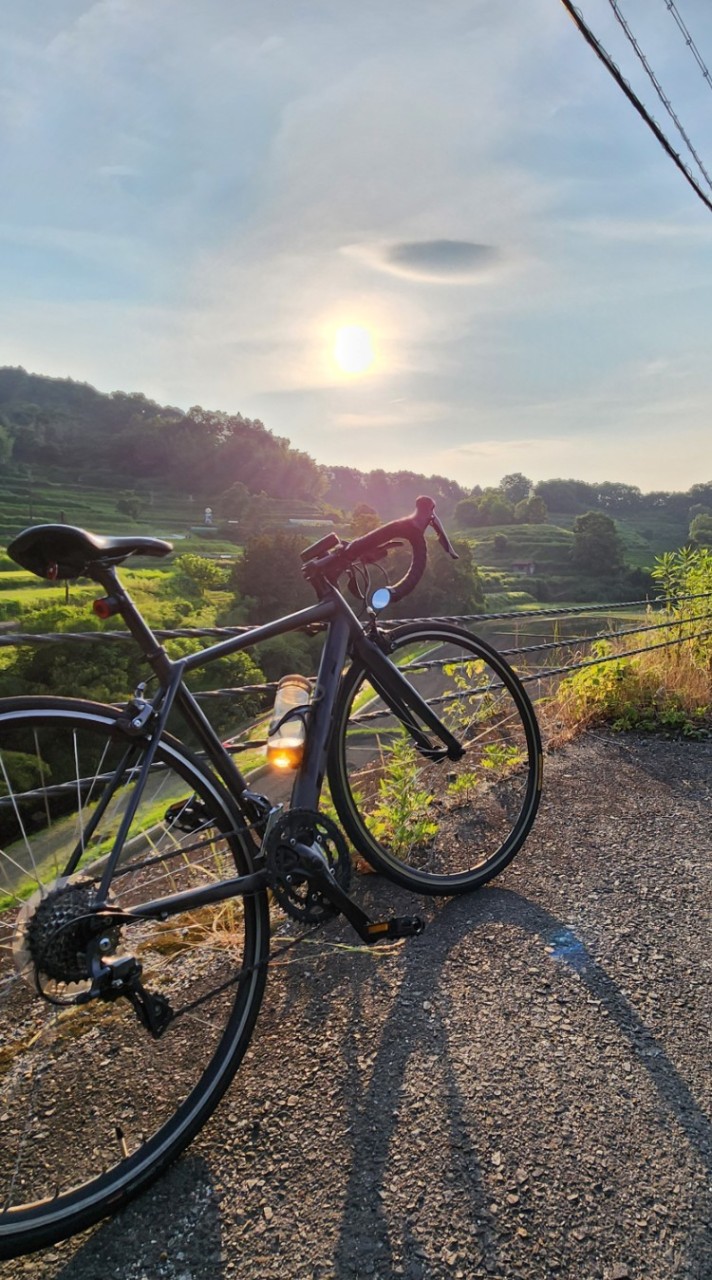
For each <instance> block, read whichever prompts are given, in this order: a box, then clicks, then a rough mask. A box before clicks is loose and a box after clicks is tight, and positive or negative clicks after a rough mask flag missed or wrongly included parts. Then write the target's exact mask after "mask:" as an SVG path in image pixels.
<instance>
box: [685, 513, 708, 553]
mask: <svg viewBox="0 0 712 1280" xmlns="http://www.w3.org/2000/svg"><path fill="white" fill-rule="evenodd" d="M690 542H694V543H695V545H696V546H698V547H712V514H710V515H705V513H704V512H701V513H700V514H699V515H697V516H695V518H694V520H693V521H692V523H691V525H690Z"/></svg>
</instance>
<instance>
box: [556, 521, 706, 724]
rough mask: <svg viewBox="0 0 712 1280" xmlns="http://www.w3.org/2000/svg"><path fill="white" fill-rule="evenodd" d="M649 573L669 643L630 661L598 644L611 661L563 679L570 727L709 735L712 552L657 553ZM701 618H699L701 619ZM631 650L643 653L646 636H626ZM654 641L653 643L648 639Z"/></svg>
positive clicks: (562, 704)
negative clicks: (662, 600) (662, 604)
mask: <svg viewBox="0 0 712 1280" xmlns="http://www.w3.org/2000/svg"><path fill="white" fill-rule="evenodd" d="M652 577H653V578H654V579H655V581H656V582H657V583H658V584H659V586H660V587H661V588H662V590H663V591H664V593H665V597H666V608H667V612H668V615H669V617H670V621H671V624H672V625H671V626H670V627H669V628H668V629H667V630H666V631H665V632H664V633H663V634H664V636H665V638H666V640H667V641H669V642H670V643H669V645H666V646H665V647H657V648H655V649H650V650H648V651H647V652H641V653H639V654H636V655H635V656H632V657H630V658H623V657H618V658H617V657H616V656H615V653H616V650H615V647H614V646H613V645H612V644H610V643H609V642H608V641H599V642H598V643H597V644H596V645H595V646H594V647H593V656H595V657H600V658H606V659H608V660H607V661H606V662H604V663H600V664H598V663H596V664H594V665H593V666H591V667H587V668H584V669H582V670H581V671H578V672H575V673H573V674H572V675H571V676H568V677H567V678H566V679H565V680H563V681H562V682H561V685H560V686H559V690H558V692H557V696H556V705H557V707H558V709H559V711H560V713H561V714H562V715H563V718H564V720H565V721H566V722H567V723H568V724H569V725H574V726H576V727H581V726H586V725H589V724H595V723H606V724H609V725H611V727H612V728H614V729H620V730H624V729H625V730H630V729H634V730H638V731H645V732H661V731H662V732H667V733H671V732H672V733H683V734H685V735H688V736H698V735H700V734H702V733H706V732H709V723H710V716H711V713H712V637H710V636H709V635H708V634H707V632H708V631H709V629H710V628H709V617H708V616H704V615H705V614H707V615H709V600H708V599H692V600H688V599H685V597H687V596H697V597H699V596H701V595H704V593H708V595H710V596H712V551H710V550H708V549H707V548H704V547H703V548H692V547H685V548H683V549H682V550H681V551H677V552H669V553H666V554H665V555H663V556H661V557H659V559H658V560H657V562H656V564H655V566H654V568H653V570H652ZM701 615H702V616H701ZM626 643H627V646H628V647H630V648H633V649H635V648H637V647H640V648H641V649H642V650H645V649H646V647H647V645H648V644H650V643H651V642H650V638H649V635H641V637H640V641H638V642H636V639H635V638H630V637H629V638H628V639H627V642H626ZM653 643H656V644H657V643H658V642H653Z"/></svg>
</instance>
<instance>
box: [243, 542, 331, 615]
mask: <svg viewBox="0 0 712 1280" xmlns="http://www.w3.org/2000/svg"><path fill="white" fill-rule="evenodd" d="M304 546H305V541H304V538H303V537H301V536H298V535H295V534H291V533H264V534H261V535H260V536H259V537H256V538H251V539H250V540H249V542H248V543H247V546H246V547H245V554H244V556H243V558H242V560H239V561H238V562H237V564H236V565H235V566H234V568H233V570H232V573H231V575H230V585H231V586H232V587H233V588H235V589H236V590H237V591H238V592H239V594H240V595H241V596H244V597H248V600H249V604H248V617H249V620H250V621H251V622H270V621H271V620H272V619H273V618H278V617H279V616H280V614H287V613H294V612H296V611H297V610H298V609H303V608H305V607H306V606H307V605H309V604H312V603H313V602H314V592H313V590H312V588H311V587H310V586H309V584H308V583H307V582H305V580H304V578H303V576H302V572H301V562H300V559H299V553H300V552H301V551H302V549H303V548H304Z"/></svg>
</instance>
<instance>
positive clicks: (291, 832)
mask: <svg viewBox="0 0 712 1280" xmlns="http://www.w3.org/2000/svg"><path fill="white" fill-rule="evenodd" d="M296 844H306V845H316V846H317V847H318V849H319V851H320V852H321V853H322V854H323V855H324V857H325V858H326V861H327V863H328V866H329V870H330V871H331V873H332V875H333V876H334V879H335V880H336V883H337V884H338V885H339V887H340V888H341V889H343V890H344V892H348V888H349V885H350V883H351V859H350V858H349V851H348V847H347V845H346V840H345V839H344V837H343V835H342V834H341V832H340V830H339V828H338V827H337V825H336V823H335V822H332V820H331V818H327V817H326V815H325V814H323V813H317V812H315V811H314V810H312V809H289V810H288V811H287V812H286V813H285V814H283V815H282V817H281V818H280V819H279V821H278V822H277V823H275V826H274V827H273V828H272V830H271V832H270V834H269V835H268V837H267V842H266V847H265V862H266V866H267V873H268V875H269V884H270V889H271V890H272V893H273V894H274V897H275V900H276V901H277V902H278V904H279V906H280V907H281V908H282V910H283V911H286V913H287V915H288V916H291V917H292V919H293V920H298V921H299V922H300V924H323V923H324V922H325V921H326V920H331V919H332V917H333V916H335V915H338V909H337V908H336V907H335V906H334V905H333V903H332V902H330V901H329V899H328V898H327V897H326V896H325V895H324V894H323V893H322V892H321V890H320V889H319V888H318V887H317V886H316V885H315V884H314V883H313V881H312V880H311V879H310V877H309V875H308V874H307V873H305V871H304V869H303V867H302V866H301V864H300V858H299V852H298V850H297V849H295V847H294V846H295V845H296Z"/></svg>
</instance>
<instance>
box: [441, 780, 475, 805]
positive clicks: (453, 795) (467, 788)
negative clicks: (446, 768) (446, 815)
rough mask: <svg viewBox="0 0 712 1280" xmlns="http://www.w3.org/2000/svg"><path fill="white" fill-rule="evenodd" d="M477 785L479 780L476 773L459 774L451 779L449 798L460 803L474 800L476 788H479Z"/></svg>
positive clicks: (448, 790) (448, 787)
mask: <svg viewBox="0 0 712 1280" xmlns="http://www.w3.org/2000/svg"><path fill="white" fill-rule="evenodd" d="M477 783H478V778H477V774H476V773H460V774H457V775H456V776H455V777H453V778H451V780H450V781H449V782H448V784H447V794H448V798H449V799H451V800H459V801H460V802H467V801H468V800H470V799H471V798H472V795H473V793H474V791H475V788H476V787H477Z"/></svg>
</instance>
